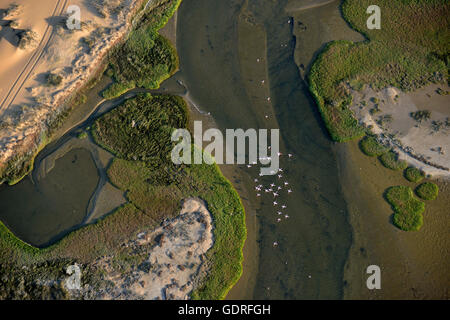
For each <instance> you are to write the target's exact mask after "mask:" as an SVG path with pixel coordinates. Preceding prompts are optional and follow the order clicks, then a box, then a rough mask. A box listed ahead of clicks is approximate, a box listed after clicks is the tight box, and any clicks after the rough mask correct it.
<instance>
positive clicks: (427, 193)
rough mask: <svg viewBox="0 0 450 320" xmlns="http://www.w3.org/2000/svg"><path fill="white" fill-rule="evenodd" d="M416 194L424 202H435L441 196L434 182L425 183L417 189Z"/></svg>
mask: <svg viewBox="0 0 450 320" xmlns="http://www.w3.org/2000/svg"><path fill="white" fill-rule="evenodd" d="M416 194H417V196H418V197H419V198H421V199H423V200H434V199H436V198H437V196H438V194H439V187H438V186H437V185H436V184H434V183H432V182H424V183H422V184H421V185H419V186H418V187H417V188H416Z"/></svg>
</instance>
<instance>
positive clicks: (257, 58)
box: [0, 0, 351, 299]
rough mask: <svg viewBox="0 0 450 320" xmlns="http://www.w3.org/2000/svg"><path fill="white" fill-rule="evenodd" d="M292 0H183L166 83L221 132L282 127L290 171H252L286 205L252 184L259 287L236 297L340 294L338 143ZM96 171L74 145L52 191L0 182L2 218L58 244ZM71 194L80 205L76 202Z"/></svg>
mask: <svg viewBox="0 0 450 320" xmlns="http://www.w3.org/2000/svg"><path fill="white" fill-rule="evenodd" d="M287 3H288V1H287V0H282V1H269V0H265V1H264V0H249V1H244V0H227V1H224V0H183V3H182V5H181V7H180V9H179V13H178V27H177V49H178V55H179V57H180V71H179V72H178V73H177V74H176V75H175V76H174V77H173V78H172V79H170V80H168V81H167V82H165V84H164V85H163V86H162V87H161V90H160V91H159V92H171V93H174V94H180V95H184V96H185V97H186V98H187V100H189V101H190V102H191V103H193V104H194V105H195V107H197V108H199V109H201V110H203V111H204V112H206V113H210V114H211V116H212V117H213V118H214V120H215V122H216V123H217V125H218V126H219V128H220V129H222V130H223V129H226V128H232V129H235V128H244V129H246V128H255V129H259V128H269V129H270V128H280V132H281V139H282V141H280V145H281V152H282V153H283V154H284V156H282V158H281V167H282V170H283V172H282V176H281V177H277V176H271V177H265V178H264V179H261V178H260V177H259V176H258V173H259V171H258V170H257V169H256V168H251V169H249V170H247V173H248V175H250V176H251V177H252V178H255V179H259V180H258V184H264V185H265V186H268V185H270V184H271V183H273V184H275V185H277V186H280V187H282V188H283V189H282V190H281V191H280V196H279V197H278V198H277V202H278V204H277V205H274V204H273V200H274V199H273V198H272V197H271V195H270V194H269V195H265V194H264V195H263V196H262V197H257V196H256V192H255V193H251V194H250V197H249V199H246V200H247V201H250V202H251V204H252V207H254V208H260V209H258V210H257V216H258V224H259V226H258V228H255V230H258V234H257V239H258V246H259V256H258V259H257V261H255V262H254V263H253V264H252V263H250V262H248V261H246V263H247V264H248V266H249V267H248V268H246V269H244V270H245V272H246V273H248V274H250V273H251V274H252V277H253V278H254V281H253V282H252V285H247V286H245V290H246V292H233V297H236V298H239V297H246V298H255V299H333V298H340V297H341V296H342V292H343V286H344V281H343V267H344V264H345V261H346V258H347V255H348V250H349V247H350V245H351V229H350V225H349V224H348V222H347V212H346V203H345V200H344V197H343V194H342V191H341V189H340V183H339V180H338V173H337V161H336V156H335V152H334V148H333V143H332V142H331V140H330V139H329V137H328V135H327V133H326V130H325V129H324V128H323V126H322V122H321V120H320V116H319V114H318V112H317V110H316V106H315V105H314V101H313V100H312V99H311V97H310V95H309V93H308V89H307V87H306V85H305V83H304V81H303V79H302V78H301V77H300V73H299V68H298V67H297V65H296V64H295V61H294V51H295V46H296V42H295V41H296V40H295V37H294V36H293V24H294V20H293V19H292V18H291V17H290V16H289V15H288V13H287V12H286V11H285V10H284V7H285V5H286V4H287ZM180 84H182V85H180ZM183 86H185V88H184V87H183ZM136 91H139V90H135V91H134V92H136ZM134 92H131V93H127V94H125V95H123V96H122V97H120V98H118V99H115V100H113V101H108V102H104V103H102V104H100V105H99V106H98V108H97V109H96V110H95V111H94V112H93V113H92V114H91V115H90V117H89V118H88V119H87V120H86V121H83V122H82V123H81V124H79V125H77V126H76V127H75V128H73V129H71V130H70V131H69V132H67V133H66V134H65V135H64V136H63V137H62V138H61V139H59V140H57V141H55V142H54V143H52V144H51V145H49V146H47V147H46V148H45V149H44V150H43V151H42V152H41V154H40V155H39V156H38V157H37V159H36V168H37V169H36V170H38V168H39V165H40V163H41V161H42V160H43V159H45V158H46V157H47V156H49V155H51V154H52V153H53V152H54V151H55V150H57V149H58V148H60V147H61V146H62V145H63V144H64V143H65V142H67V140H69V139H72V138H73V137H74V136H75V135H76V134H77V132H78V131H79V130H80V129H82V128H85V127H86V126H89V125H90V124H92V122H93V121H94V119H95V118H97V117H98V116H100V115H101V114H103V113H104V112H107V111H108V110H110V109H111V108H113V107H115V106H116V105H118V104H120V103H121V102H122V101H123V100H124V99H125V98H129V97H131V96H132V95H133V94H134ZM186 93H187V94H186ZM288 153H291V154H293V156H292V157H291V158H289V157H287V156H286V155H287V154H288ZM74 159H75V160H74ZM80 161H81V162H82V163H81V162H80ZM72 166H76V168H75V167H72ZM96 169H98V168H96V167H95V164H94V162H93V161H92V158H90V154H89V152H87V151H85V150H83V149H77V150H73V151H71V152H69V153H67V154H66V155H65V156H63V157H62V158H60V159H58V160H56V162H55V167H54V169H53V170H51V171H50V172H49V174H48V175H47V177H46V178H45V181H42V183H45V185H46V186H52V185H53V186H54V188H53V189H50V191H49V193H48V195H47V196H45V197H43V196H41V193H40V191H39V190H37V189H36V188H37V185H36V184H33V182H32V179H31V178H27V179H25V180H23V181H22V182H21V183H19V184H18V185H16V186H14V187H7V186H2V187H1V189H0V204H2V205H3V206H5V205H7V206H8V207H2V208H0V219H1V220H2V221H4V222H5V223H6V224H7V226H8V227H10V228H11V230H12V231H13V232H14V233H15V234H16V235H18V236H19V237H20V238H22V239H24V240H25V241H27V242H30V243H32V244H35V245H42V244H46V243H49V242H50V241H51V240H52V239H55V237H57V236H59V237H60V236H61V235H63V234H65V233H67V232H68V231H70V230H72V229H73V228H74V226H78V225H79V224H80V223H81V222H82V221H83V219H85V218H86V210H87V209H86V208H87V207H88V204H89V200H90V199H91V197H92V195H93V193H94V190H95V188H96V186H97V184H98V176H99V175H98V172H96ZM36 170H35V171H36ZM80 170H81V171H80ZM243 170H246V169H245V168H243ZM33 174H34V173H33ZM72 175H73V176H72ZM53 176H54V178H53ZM52 179H56V180H52ZM77 181H78V182H77ZM250 181H253V179H250ZM232 182H233V183H235V184H239V183H242V184H246V185H245V186H243V189H246V190H250V191H253V190H254V187H255V185H253V184H252V182H249V181H247V180H245V179H244V180H242V181H232ZM237 188H238V190H239V189H240V186H239V185H237ZM288 189H290V190H291V191H292V192H290V193H288V192H287V191H286V190H288ZM24 194H26V195H27V199H28V201H27V202H23V203H21V204H20V205H17V203H20V201H19V200H14V199H19V198H20V199H23V195H24ZM14 197H15V198H14ZM52 199H53V200H52ZM54 199H59V200H60V201H54ZM36 201H38V202H36ZM52 201H53V202H52ZM64 201H69V202H64ZM72 203H77V204H78V206H79V207H77V208H72V207H71V206H73V205H72ZM281 205H285V206H286V208H281ZM34 208H36V210H35V209H34ZM51 208H54V209H51ZM69 209H70V210H69ZM55 217H57V219H56V218H55ZM33 219H34V220H33ZM60 220H61V221H62V222H64V223H62V222H59V221H60ZM278 220H279V221H278ZM30 221H31V222H30ZM33 221H34V222H33ZM50 229H51V230H50ZM248 274H244V277H243V278H248ZM236 288H240V287H239V284H238V286H237V287H236Z"/></svg>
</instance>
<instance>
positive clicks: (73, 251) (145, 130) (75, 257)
mask: <svg viewBox="0 0 450 320" xmlns="http://www.w3.org/2000/svg"><path fill="white" fill-rule="evenodd" d="M187 112H188V111H187V106H186V104H185V102H184V100H182V99H181V98H179V97H173V96H166V95H158V96H152V95H150V94H141V95H138V96H136V97H135V98H133V99H130V100H127V101H125V102H124V103H123V105H121V106H119V107H117V108H116V109H114V110H113V111H111V112H109V113H107V114H105V115H104V116H102V117H101V118H100V119H98V120H97V121H96V123H95V125H94V126H93V127H92V129H91V130H92V133H93V136H94V138H95V140H96V141H97V142H98V143H99V144H100V145H102V146H103V147H105V148H107V149H108V150H110V151H111V152H113V153H114V154H115V155H116V156H117V157H116V158H115V159H114V161H113V162H112V164H111V165H110V167H109V168H108V177H109V179H110V181H111V183H113V184H114V185H116V186H117V187H118V188H120V189H121V190H123V191H124V192H125V193H126V197H127V200H128V203H127V204H126V205H124V206H122V207H120V208H119V209H117V210H116V211H115V212H114V213H112V214H110V215H108V216H107V217H105V218H103V219H101V220H99V221H97V222H96V223H94V224H91V225H88V226H85V227H83V228H81V229H78V230H76V231H74V232H72V233H70V234H69V235H68V236H66V237H64V238H63V239H62V240H60V241H59V242H57V243H55V244H53V245H52V246H50V247H48V248H45V249H37V248H34V247H32V246H30V245H28V244H26V243H24V242H22V241H21V240H20V239H18V238H16V237H15V236H14V235H13V234H12V233H11V232H10V231H9V230H8V229H7V228H6V227H5V226H3V225H2V224H0V252H1V257H2V261H8V263H5V264H4V265H2V269H1V270H0V279H1V278H2V277H1V274H6V275H7V277H6V278H7V279H13V280H14V279H16V278H19V279H21V278H24V279H27V280H26V281H30V283H32V280H28V278H27V277H28V276H27V274H26V273H20V274H16V273H17V272H16V271H14V270H20V269H19V268H16V267H15V266H16V265H24V264H25V265H27V266H29V268H31V269H34V270H35V271H36V272H37V274H41V275H45V276H48V272H49V271H48V268H50V270H54V271H55V272H56V271H57V270H60V271H61V270H63V266H67V265H69V264H72V263H73V262H77V263H81V264H83V265H84V267H83V268H84V269H83V275H86V277H87V278H86V280H84V281H86V282H87V281H89V284H92V283H93V282H94V283H97V282H101V281H102V280H101V279H102V276H101V273H102V272H103V271H102V270H97V269H95V267H93V266H92V265H91V263H92V262H93V261H95V259H97V258H99V257H102V256H111V255H112V256H114V266H115V268H117V269H115V270H116V271H118V272H122V274H124V272H128V271H130V270H133V268H136V267H137V266H138V265H139V262H140V261H141V260H142V259H143V257H142V256H141V255H139V254H136V253H135V252H130V251H129V248H126V247H124V246H122V244H123V243H125V242H127V241H129V240H130V239H132V238H133V237H135V236H136V235H137V234H138V233H139V232H142V231H146V230H151V229H153V228H155V227H156V226H157V225H159V224H160V222H161V221H162V220H163V219H166V218H170V217H174V216H175V215H176V214H177V213H178V212H179V210H180V209H181V201H182V200H183V199H185V198H190V197H197V198H200V199H202V200H204V201H205V202H206V204H207V208H208V210H209V212H210V213H211V215H212V216H213V221H214V231H213V232H214V241H215V242H214V246H213V247H212V248H211V249H210V250H209V251H208V253H207V260H208V265H209V267H210V270H209V272H208V275H207V277H206V279H204V281H203V282H202V283H201V285H200V286H199V287H198V288H197V290H196V291H195V292H193V293H192V297H193V298H196V299H222V298H224V297H225V295H226V293H227V292H228V290H229V289H230V288H231V287H232V285H234V283H236V281H237V280H238V279H239V277H240V276H241V274H242V259H243V256H242V248H243V245H244V241H245V238H246V229H245V213H244V209H243V206H242V203H241V201H240V199H239V196H238V194H237V193H236V191H235V190H234V188H233V187H232V185H231V183H230V182H229V181H228V180H227V179H225V177H223V175H222V174H221V173H220V170H219V169H218V167H217V166H216V165H206V164H203V165H180V166H176V165H174V164H173V163H172V161H171V160H170V149H171V145H172V142H171V141H170V136H171V132H172V130H173V129H174V128H185V127H186V126H187V123H188V115H187ZM144 257H145V255H144ZM69 262H70V263H69ZM43 266H47V268H44V267H43ZM14 272H16V273H14ZM10 277H12V278H10ZM61 277H62V276H60V279H61ZM87 279H88V280H87ZM0 281H1V280H0ZM11 281H12V280H11ZM11 281H9V280H8V282H7V283H5V285H4V287H1V288H0V297H9V298H10V297H14V296H16V293H17V290H16V291H15V290H14V286H13V284H14V283H13V282H11ZM86 282H85V283H86ZM42 290H44V288H41V287H40V288H38V289H36V288H28V287H27V288H24V289H23V290H21V292H22V291H23V294H24V296H25V297H26V298H42V297H44V296H46V294H47V293H46V292H47V291H45V292H43V291H42ZM46 290H47V289H46ZM48 290H50V289H48ZM51 290H52V295H53V296H59V297H66V293H65V291H64V288H62V287H55V288H52V289H51ZM53 291H54V292H53Z"/></svg>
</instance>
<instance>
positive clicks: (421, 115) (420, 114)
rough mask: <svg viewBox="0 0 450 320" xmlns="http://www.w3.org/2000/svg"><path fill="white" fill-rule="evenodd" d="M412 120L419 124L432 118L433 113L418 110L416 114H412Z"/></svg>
mask: <svg viewBox="0 0 450 320" xmlns="http://www.w3.org/2000/svg"><path fill="white" fill-rule="evenodd" d="M410 116H411V118H413V119H414V120H416V121H417V122H422V121H424V120H425V121H427V120H428V119H430V117H431V111H428V110H418V111H416V112H411V113H410Z"/></svg>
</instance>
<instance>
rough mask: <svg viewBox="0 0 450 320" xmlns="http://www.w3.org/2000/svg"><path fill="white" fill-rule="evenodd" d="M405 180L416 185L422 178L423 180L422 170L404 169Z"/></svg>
mask: <svg viewBox="0 0 450 320" xmlns="http://www.w3.org/2000/svg"><path fill="white" fill-rule="evenodd" d="M405 178H406V179H407V180H408V181H411V182H416V183H417V182H419V181H421V180H422V179H423V178H425V174H424V173H423V171H422V170H419V169H416V168H413V167H409V168H406V170H405Z"/></svg>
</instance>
